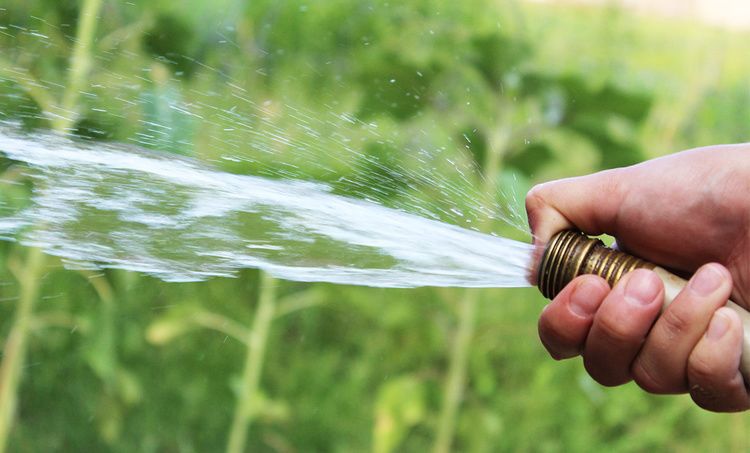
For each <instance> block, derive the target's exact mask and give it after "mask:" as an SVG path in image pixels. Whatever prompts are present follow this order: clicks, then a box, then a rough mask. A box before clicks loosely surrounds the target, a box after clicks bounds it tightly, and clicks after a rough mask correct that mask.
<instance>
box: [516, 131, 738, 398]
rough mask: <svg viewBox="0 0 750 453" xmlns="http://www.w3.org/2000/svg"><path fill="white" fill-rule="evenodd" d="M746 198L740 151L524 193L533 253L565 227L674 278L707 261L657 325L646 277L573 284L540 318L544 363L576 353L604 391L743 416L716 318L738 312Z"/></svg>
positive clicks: (734, 345)
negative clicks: (612, 242)
mask: <svg viewBox="0 0 750 453" xmlns="http://www.w3.org/2000/svg"><path fill="white" fill-rule="evenodd" d="M749 188H750V146H747V145H735V146H721V147H710V148H703V149H697V150H692V151H686V152H683V153H679V154H675V155H672V156H669V157H665V158H661V159H656V160H653V161H649V162H645V163H643V164H640V165H636V166H633V167H628V168H623V169H616V170H609V171H606V172H601V173H597V174H594V175H590V176H585V177H581V178H573V179H567V180H562V181H555V182H551V183H547V184H543V185H541V186H537V187H535V188H534V189H532V191H530V192H529V195H528V197H527V211H528V214H529V222H530V225H531V228H532V231H533V232H534V234H535V242H536V243H538V244H545V243H546V242H547V241H549V239H550V237H551V236H552V235H553V234H555V233H557V232H558V231H561V230H564V229H569V228H573V227H575V228H577V229H580V230H582V231H584V232H585V233H588V234H591V235H597V234H602V233H608V234H611V235H613V236H615V237H616V238H617V244H618V247H619V248H620V249H622V250H624V251H627V252H629V253H632V254H634V255H637V256H640V257H642V258H645V259H647V260H650V261H652V262H655V263H658V264H660V265H661V266H663V267H667V268H671V269H674V270H676V271H678V272H683V273H692V272H694V271H695V270H696V269H698V268H699V266H700V265H701V264H703V263H710V262H713V263H714V264H709V265H706V266H703V267H701V268H700V270H699V271H698V272H696V274H695V275H694V277H693V278H692V279H691V282H690V284H689V285H688V287H687V288H685V289H684V290H683V291H682V292H681V293H680V295H679V296H678V297H677V298H676V299H675V301H674V302H673V303H672V304H671V305H670V306H669V307H668V308H667V309H666V310H665V311H664V313H663V315H662V316H661V317H659V313H660V309H661V306H662V301H663V291H664V289H663V285H662V283H661V281H660V280H659V278H658V277H657V276H656V275H655V274H654V273H653V272H651V271H646V270H638V271H635V272H632V273H631V274H630V275H627V276H625V277H624V278H623V279H622V281H621V282H620V283H619V284H618V285H616V287H615V288H614V289H612V290H611V291H610V288H609V287H608V285H607V283H606V282H605V281H604V280H602V279H601V278H599V277H595V276H582V277H579V278H577V279H576V280H574V281H573V282H571V283H570V284H569V285H568V286H567V287H566V288H565V289H564V290H563V291H562V292H561V293H560V294H559V295H558V296H557V297H556V298H555V300H554V301H553V302H552V303H551V304H549V305H548V306H547V307H546V308H545V310H544V312H543V313H542V315H541V317H540V320H539V334H540V338H541V340H542V342H543V344H544V345H545V347H546V348H547V349H548V351H549V352H550V354H551V355H552V356H553V357H555V358H557V359H563V358H568V357H573V356H577V355H582V356H583V359H584V365H585V367H586V369H587V371H588V372H589V374H590V375H591V376H592V377H593V378H594V379H595V380H597V381H598V382H600V383H601V384H603V385H607V386H614V385H620V384H624V383H626V382H628V381H630V380H635V381H636V383H638V385H640V386H641V387H642V388H644V389H645V390H647V391H649V392H652V393H684V392H688V391H689V392H690V394H691V396H692V397H693V400H694V401H695V402H696V403H697V404H698V405H699V406H701V407H704V408H706V409H709V410H714V411H738V410H745V409H748V408H750V395H748V392H747V387H746V386H745V383H744V382H743V380H742V376H741V375H740V373H739V371H738V367H739V360H740V354H741V341H742V335H743V333H742V327H741V323H740V320H739V318H738V316H737V315H736V314H735V313H734V312H732V311H731V310H729V309H727V308H722V306H723V305H724V304H725V303H726V301H727V299H728V298H729V297H730V295H731V296H732V298H733V300H734V301H735V302H737V303H738V304H740V305H742V306H744V307H745V308H747V307H748V300H749V298H748V296H749V295H750V281H749V277H750V273H749V272H748V268H749V267H750V244H749V243H748V237H749V236H748V235H749V234H750V198H749V197H748V196H747V194H748V193H750V192H749V191H748V189H749ZM539 249H540V250H541V248H539ZM718 263H721V264H718ZM657 318H658V319H657Z"/></svg>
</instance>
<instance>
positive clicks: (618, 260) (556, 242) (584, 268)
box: [538, 230, 654, 299]
mask: <svg viewBox="0 0 750 453" xmlns="http://www.w3.org/2000/svg"><path fill="white" fill-rule="evenodd" d="M653 267H654V265H653V264H651V263H648V262H647V261H643V260H641V259H639V258H636V257H634V256H631V255H628V254H627V253H623V252H620V251H618V250H614V249H611V248H607V247H606V246H605V245H604V243H603V242H602V241H600V240H599V239H594V238H590V237H588V236H586V235H585V234H583V233H581V232H580V231H572V230H568V231H561V232H560V233H558V234H556V235H555V236H554V237H552V239H551V240H550V242H549V244H547V248H546V249H545V251H544V255H543V256H542V261H541V263H540V264H539V273H538V287H539V290H540V291H541V292H542V294H543V295H544V297H546V298H548V299H554V298H555V297H556V296H557V295H558V294H559V293H560V291H562V290H563V288H565V286H566V285H567V284H568V283H570V282H571V281H572V280H573V279H575V278H576V277H578V276H579V275H583V274H593V275H598V276H600V277H602V278H604V279H605V280H606V281H607V283H609V285H610V287H613V286H614V285H615V284H616V283H617V282H618V281H620V279H621V278H622V277H623V276H624V275H625V274H627V273H628V272H630V271H632V270H634V269H637V268H649V269H650V268H653Z"/></svg>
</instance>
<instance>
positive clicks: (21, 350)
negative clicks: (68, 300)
mask: <svg viewBox="0 0 750 453" xmlns="http://www.w3.org/2000/svg"><path fill="white" fill-rule="evenodd" d="M101 4H102V0H85V1H84V4H83V8H82V9H81V13H80V15H79V17H78V30H77V32H76V44H75V48H74V49H73V54H72V56H71V63H70V76H69V78H68V84H67V86H66V88H65V92H64V93H63V98H62V108H63V110H64V111H65V112H69V115H68V116H66V117H64V118H58V119H57V120H56V121H53V122H52V127H53V128H54V129H55V130H56V131H58V132H61V133H64V132H66V131H68V129H69V128H70V127H71V126H72V125H73V124H74V123H75V121H76V119H77V113H76V112H75V110H76V106H77V103H78V97H79V95H80V91H81V88H82V87H83V84H84V83H85V81H86V78H87V77H88V73H89V70H90V67H91V44H92V42H93V40H94V31H95V29H96V17H97V16H98V15H99V10H100V8H101ZM44 96H46V95H44ZM44 96H43V97H42V98H39V96H37V98H38V99H41V100H42V101H43V104H45V105H46V106H47V107H48V108H49V106H50V105H51V101H49V99H47V97H44ZM44 265H45V256H44V253H43V252H42V250H41V249H38V248H29V252H28V255H27V259H26V263H25V269H23V270H22V271H21V273H20V275H19V284H20V297H19V300H18V306H17V308H16V315H15V319H14V320H13V325H12V326H11V328H10V333H9V334H8V338H7V339H6V342H5V347H4V350H3V359H2V360H3V361H2V364H0V453H4V452H5V449H6V448H7V446H8V435H9V434H10V429H11V427H12V425H13V419H14V416H15V412H16V406H17V404H18V388H19V384H20V380H21V370H22V368H23V364H24V362H25V360H26V343H27V342H28V337H29V332H30V330H31V327H32V325H33V322H32V321H33V319H32V318H33V314H34V303H35V302H36V299H37V297H38V295H39V288H40V286H41V277H42V275H41V273H42V270H43V269H44Z"/></svg>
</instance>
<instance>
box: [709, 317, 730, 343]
mask: <svg viewBox="0 0 750 453" xmlns="http://www.w3.org/2000/svg"><path fill="white" fill-rule="evenodd" d="M727 330H729V318H727V315H725V314H724V313H722V312H721V311H717V312H716V313H714V316H713V317H712V318H711V324H709V325H708V331H706V338H708V339H709V340H714V341H717V340H720V339H721V337H723V336H724V334H725V333H727Z"/></svg>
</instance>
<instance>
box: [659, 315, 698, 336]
mask: <svg viewBox="0 0 750 453" xmlns="http://www.w3.org/2000/svg"><path fill="white" fill-rule="evenodd" d="M677 308H678V307H675V308H674V309H672V310H666V311H665V312H664V314H662V315H661V319H660V321H661V322H660V324H661V327H662V328H663V329H664V332H665V334H666V337H667V339H668V340H670V341H671V340H676V339H677V338H679V337H681V336H682V335H683V334H684V333H685V332H687V331H688V330H689V329H690V326H691V325H692V321H693V320H692V319H690V316H689V315H688V314H687V313H684V312H683V311H681V310H679V309H677Z"/></svg>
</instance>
